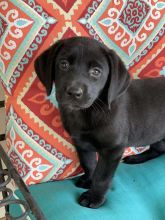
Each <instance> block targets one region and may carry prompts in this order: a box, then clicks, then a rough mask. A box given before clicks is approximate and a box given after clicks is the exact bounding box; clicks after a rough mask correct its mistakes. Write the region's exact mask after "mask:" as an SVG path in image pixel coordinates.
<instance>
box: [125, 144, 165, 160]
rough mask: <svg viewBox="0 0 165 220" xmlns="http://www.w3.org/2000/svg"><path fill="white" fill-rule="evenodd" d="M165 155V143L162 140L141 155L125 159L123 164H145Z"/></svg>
mask: <svg viewBox="0 0 165 220" xmlns="http://www.w3.org/2000/svg"><path fill="white" fill-rule="evenodd" d="M164 153H165V141H164V140H162V141H159V142H157V143H155V144H151V145H150V148H149V149H148V150H147V151H145V152H143V153H141V154H137V155H132V156H128V157H125V158H124V159H123V162H124V163H127V164H139V163H144V162H146V161H148V160H151V159H154V158H156V157H158V156H160V155H161V154H164Z"/></svg>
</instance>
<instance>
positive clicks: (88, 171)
mask: <svg viewBox="0 0 165 220" xmlns="http://www.w3.org/2000/svg"><path fill="white" fill-rule="evenodd" d="M77 152H78V156H79V159H80V164H81V166H82V168H83V169H84V175H82V176H81V177H80V178H79V179H78V181H77V182H76V186H77V187H81V188H84V189H89V188H90V187H91V182H92V176H93V173H94V170H95V168H96V164H97V160H96V152H92V151H87V150H82V149H80V148H78V149H77Z"/></svg>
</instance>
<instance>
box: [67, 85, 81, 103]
mask: <svg viewBox="0 0 165 220" xmlns="http://www.w3.org/2000/svg"><path fill="white" fill-rule="evenodd" d="M66 93H67V96H69V97H70V98H72V99H75V100H80V99H81V98H82V96H83V93H84V92H83V88H81V87H80V86H68V87H67V89H66Z"/></svg>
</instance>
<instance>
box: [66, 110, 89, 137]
mask: <svg viewBox="0 0 165 220" xmlns="http://www.w3.org/2000/svg"><path fill="white" fill-rule="evenodd" d="M62 121H63V124H64V127H65V129H66V130H67V131H68V132H69V133H70V134H71V135H75V134H80V133H81V132H83V131H87V130H91V129H92V126H91V123H90V120H87V119H86V117H84V116H83V114H80V113H69V114H63V116H62Z"/></svg>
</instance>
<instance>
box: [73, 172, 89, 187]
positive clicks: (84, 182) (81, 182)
mask: <svg viewBox="0 0 165 220" xmlns="http://www.w3.org/2000/svg"><path fill="white" fill-rule="evenodd" d="M91 184H92V181H91V179H87V178H85V176H84V175H83V176H81V177H80V178H79V179H78V181H77V182H76V184H75V185H76V186H77V187H80V188H84V189H90V187H91Z"/></svg>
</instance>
